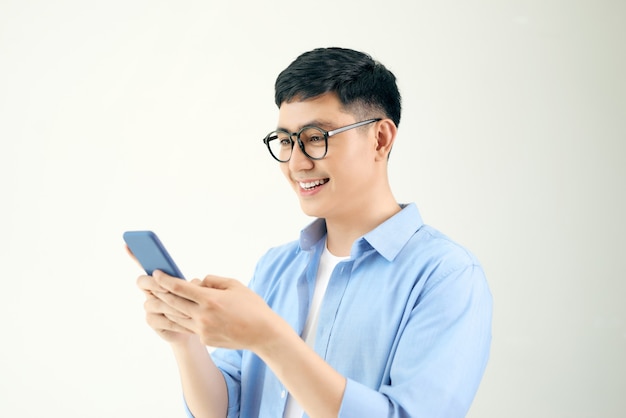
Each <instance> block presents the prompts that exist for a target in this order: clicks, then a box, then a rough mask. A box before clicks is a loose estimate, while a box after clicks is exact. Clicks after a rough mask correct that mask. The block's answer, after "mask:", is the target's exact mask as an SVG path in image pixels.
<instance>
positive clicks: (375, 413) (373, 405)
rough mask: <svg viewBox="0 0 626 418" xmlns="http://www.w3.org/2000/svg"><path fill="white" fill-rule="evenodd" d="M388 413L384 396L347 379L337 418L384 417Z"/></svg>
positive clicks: (387, 403) (387, 405)
mask: <svg viewBox="0 0 626 418" xmlns="http://www.w3.org/2000/svg"><path fill="white" fill-rule="evenodd" d="M388 412H389V400H388V399H387V397H386V396H385V395H383V394H381V393H379V392H377V391H375V390H372V388H369V387H367V386H365V385H363V384H361V383H358V382H356V381H354V380H350V379H347V382H346V389H345V391H344V393H343V400H342V401H341V408H340V409H339V415H338V418H363V417H385V416H387V413H388Z"/></svg>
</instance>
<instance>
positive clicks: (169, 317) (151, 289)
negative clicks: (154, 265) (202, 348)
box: [137, 273, 199, 343]
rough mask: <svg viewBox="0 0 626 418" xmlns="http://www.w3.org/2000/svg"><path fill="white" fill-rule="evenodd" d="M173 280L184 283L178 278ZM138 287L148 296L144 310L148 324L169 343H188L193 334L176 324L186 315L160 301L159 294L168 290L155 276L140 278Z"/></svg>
mask: <svg viewBox="0 0 626 418" xmlns="http://www.w3.org/2000/svg"><path fill="white" fill-rule="evenodd" d="M161 274H165V273H161ZM168 277H169V276H168ZM172 279H174V280H179V281H182V280H181V279H177V278H172ZM198 282H199V281H198ZM137 286H138V287H139V288H140V289H141V290H142V291H143V293H144V295H145V296H146V301H145V302H144V309H145V311H146V322H147V323H148V325H149V326H150V327H151V328H152V329H153V330H155V331H156V333H157V334H159V335H160V336H161V337H162V338H163V339H164V340H165V341H167V342H169V343H185V342H187V341H188V339H189V338H190V337H191V335H192V332H191V331H190V330H188V329H186V328H184V327H181V326H180V325H179V324H178V323H177V322H176V319H177V318H181V317H184V315H183V314H182V313H181V312H178V311H176V310H175V309H173V308H172V307H171V306H169V305H168V304H167V303H165V302H163V301H162V300H160V299H159V298H158V296H157V295H159V294H165V293H167V290H165V289H163V288H162V287H161V286H159V284H158V283H157V282H156V281H155V279H154V277H153V276H146V275H143V276H139V277H138V278H137Z"/></svg>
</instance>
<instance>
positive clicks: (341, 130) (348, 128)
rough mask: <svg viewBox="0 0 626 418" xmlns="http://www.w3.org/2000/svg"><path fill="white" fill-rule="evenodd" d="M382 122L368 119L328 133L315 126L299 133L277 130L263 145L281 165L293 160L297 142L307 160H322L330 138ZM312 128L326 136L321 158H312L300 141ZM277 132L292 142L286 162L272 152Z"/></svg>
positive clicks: (307, 126)
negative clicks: (285, 135)
mask: <svg viewBox="0 0 626 418" xmlns="http://www.w3.org/2000/svg"><path fill="white" fill-rule="evenodd" d="M381 120H382V118H375V119H367V120H364V121H361V122H356V123H352V124H350V125H346V126H342V127H341V128H337V129H333V130H330V131H327V130H325V129H322V128H320V127H319V126H315V125H306V126H303V127H302V128H300V130H299V131H298V132H293V133H290V132H289V131H286V130H284V129H277V130H275V131H272V132H270V133H269V134H267V135H266V136H265V138H263V143H264V144H265V145H266V146H267V150H268V151H269V153H270V155H271V156H272V157H273V158H274V159H275V160H276V161H278V162H279V163H287V162H289V160H291V156H292V155H293V145H294V143H295V142H298V146H299V147H300V150H301V151H302V153H303V154H304V155H306V156H307V158H309V159H311V160H321V159H323V158H324V157H326V154H327V153H328V138H330V137H331V136H334V135H337V134H340V133H342V132H345V131H348V130H350V129H354V128H359V127H361V126H365V125H368V124H370V123H374V122H378V121H381ZM311 128H314V129H317V130H319V131H320V132H322V133H323V134H324V155H322V156H321V157H311V156H310V155H309V154H308V153H307V152H306V151H305V149H304V144H303V143H302V140H301V139H300V134H302V132H304V131H305V130H307V129H311ZM275 132H283V133H285V134H287V135H289V139H290V140H291V153H290V154H289V159H287V160H285V161H283V160H280V159H278V157H276V156H275V155H274V153H273V152H272V149H271V148H270V141H273V140H274V139H275V138H272V139H271V140H270V135H271V134H273V133H275ZM294 136H295V137H296V141H294V140H293V137H294Z"/></svg>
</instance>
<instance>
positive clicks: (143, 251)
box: [124, 231, 185, 279]
mask: <svg viewBox="0 0 626 418" xmlns="http://www.w3.org/2000/svg"><path fill="white" fill-rule="evenodd" d="M124 241H126V245H128V248H129V249H130V251H131V252H132V253H133V255H134V256H135V258H137V261H139V264H141V267H143V269H144V270H145V271H146V274H148V275H150V276H151V275H152V272H154V270H161V271H162V272H164V273H167V274H169V275H170V276H174V277H178V278H180V279H184V278H185V277H184V276H183V273H181V272H180V269H179V268H178V266H176V263H174V260H173V259H172V257H171V256H170V255H169V253H168V252H167V250H166V249H165V246H164V245H163V244H162V243H161V240H160V239H159V237H157V235H156V234H155V233H154V232H152V231H126V232H124Z"/></svg>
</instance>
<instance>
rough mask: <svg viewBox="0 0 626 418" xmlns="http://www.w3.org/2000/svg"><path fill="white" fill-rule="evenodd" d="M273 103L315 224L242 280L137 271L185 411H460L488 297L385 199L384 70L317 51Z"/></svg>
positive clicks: (474, 264) (283, 145)
mask: <svg viewBox="0 0 626 418" xmlns="http://www.w3.org/2000/svg"><path fill="white" fill-rule="evenodd" d="M276 104H277V105H278V107H279V118H278V128H277V129H276V130H275V131H273V132H271V133H270V134H268V135H267V136H266V137H265V139H264V143H265V145H266V146H267V148H268V150H269V151H270V154H271V156H272V157H273V158H274V159H275V160H278V161H279V166H280V169H281V170H282V172H283V174H284V175H285V178H286V179H287V182H288V183H289V184H290V186H291V187H292V188H293V190H294V192H295V193H296V196H297V197H298V199H299V201H300V204H301V207H302V210H303V211H304V212H305V213H306V214H307V215H310V216H314V217H316V218H318V219H317V220H316V221H314V222H313V223H312V224H311V225H309V226H308V227H306V228H305V229H304V230H303V231H302V233H301V235H300V239H299V240H298V241H295V242H292V243H289V244H286V245H283V246H280V247H277V248H273V249H270V250H269V251H268V252H267V254H266V255H265V256H264V257H263V258H262V259H261V260H260V261H259V263H258V265H257V268H256V270H255V272H254V276H253V278H252V280H251V281H250V284H249V287H246V286H243V285H242V284H241V283H240V282H239V281H237V280H233V279H226V278H221V277H216V276H207V277H206V278H205V279H204V280H202V281H200V280H193V281H191V282H185V281H183V280H179V279H175V278H172V277H170V276H167V275H165V274H164V273H161V272H158V271H157V272H155V273H154V275H153V276H141V277H139V279H138V285H139V287H140V288H141V289H142V290H144V292H145V294H146V297H147V300H146V303H145V309H146V312H147V322H148V324H149V325H150V326H151V327H152V328H153V329H155V330H156V331H157V332H158V333H159V334H160V335H161V336H162V337H163V338H164V339H165V340H166V341H168V342H169V343H170V345H171V347H172V350H173V352H174V356H175V358H176V361H177V363H178V367H179V370H180V375H181V380H182V386H183V392H184V395H185V400H186V403H187V406H188V409H189V411H190V413H191V414H193V416H195V417H225V416H228V417H243V418H252V417H268V418H269V417H271V418H276V417H283V416H284V417H288V418H292V417H301V416H303V414H306V416H309V417H337V416H339V417H356V418H363V417H429V418H434V417H447V418H449V417H462V416H465V414H466V413H467V410H468V409H469V407H470V404H471V402H472V400H473V398H474V395H475V393H476V390H477V388H478V385H479V382H480V380H481V378H482V375H483V372H484V369H485V366H486V363H487V358H488V353H489V345H490V340H491V310H492V302H491V295H490V292H489V289H488V287H487V283H486V280H485V277H484V274H483V270H482V268H481V267H480V265H479V263H478V261H477V260H476V259H475V258H474V256H473V255H472V254H471V253H469V252H468V251H467V250H465V249H464V248H462V247H461V246H459V245H458V244H456V243H454V242H453V241H451V240H450V239H449V238H447V237H446V236H444V235H442V234H441V233H440V232H438V231H436V230H435V229H433V228H431V227H429V226H427V225H424V224H423V222H422V219H421V218H420V215H419V212H418V210H417V208H416V206H415V205H414V204H398V203H397V202H396V200H395V199H394V197H393V194H392V192H391V189H390V186H389V181H388V177H387V161H388V157H389V152H390V151H391V149H392V146H393V144H394V140H395V138H396V131H397V127H398V124H399V122H400V94H399V92H398V89H397V86H396V81H395V77H394V75H393V74H392V73H391V72H389V71H388V70H387V69H386V68H385V67H384V66H383V65H381V64H380V63H378V62H376V61H374V60H372V59H371V58H370V57H369V56H368V55H366V54H363V53H360V52H356V51H353V50H348V49H340V48H325V49H316V50H313V51H310V52H307V53H304V54H302V55H301V56H300V57H298V58H297V59H296V60H295V61H294V62H293V63H292V64H291V65H289V67H287V68H286V69H285V70H284V71H283V72H282V73H281V74H280V75H279V76H278V79H277V81H276ZM277 216H283V215H277ZM206 345H210V346H216V347H220V348H219V349H217V350H216V351H215V352H214V353H212V354H211V355H209V354H208V353H207V350H206Z"/></svg>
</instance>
